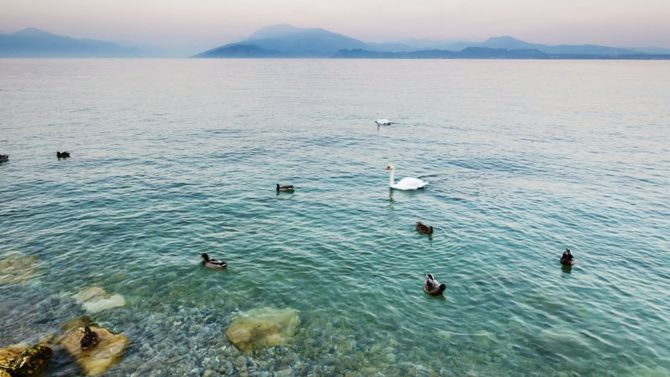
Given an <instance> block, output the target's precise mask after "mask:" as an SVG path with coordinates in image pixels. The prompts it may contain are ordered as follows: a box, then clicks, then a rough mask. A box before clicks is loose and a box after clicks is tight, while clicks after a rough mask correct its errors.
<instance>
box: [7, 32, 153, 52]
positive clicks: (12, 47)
mask: <svg viewBox="0 0 670 377" xmlns="http://www.w3.org/2000/svg"><path fill="white" fill-rule="evenodd" d="M142 54H143V51H142V50H141V49H139V48H137V47H126V46H121V45H118V44H116V43H112V42H105V41H99V40H95V39H75V38H70V37H66V36H62V35H58V34H53V33H49V32H46V31H43V30H39V29H35V28H27V29H23V30H20V31H17V32H16V33H12V34H0V57H133V56H140V55H142Z"/></svg>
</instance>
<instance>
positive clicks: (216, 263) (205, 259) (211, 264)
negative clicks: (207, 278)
mask: <svg viewBox="0 0 670 377" xmlns="http://www.w3.org/2000/svg"><path fill="white" fill-rule="evenodd" d="M201 257H202V264H203V265H205V267H207V268H214V269H221V268H226V266H227V265H228V264H227V263H226V262H224V261H222V260H218V259H211V258H210V257H209V255H207V253H202V255H201Z"/></svg>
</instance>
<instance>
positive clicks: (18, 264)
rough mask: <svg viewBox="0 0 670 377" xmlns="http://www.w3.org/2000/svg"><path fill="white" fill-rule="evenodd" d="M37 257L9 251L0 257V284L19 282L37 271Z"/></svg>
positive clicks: (31, 276)
mask: <svg viewBox="0 0 670 377" xmlns="http://www.w3.org/2000/svg"><path fill="white" fill-rule="evenodd" d="M37 268H38V263H37V257H35V256H34V255H24V254H21V253H19V252H11V253H9V254H7V255H5V256H4V257H3V258H2V259H0V284H20V283H24V282H26V281H28V280H30V279H32V278H33V277H34V276H35V274H36V273H37Z"/></svg>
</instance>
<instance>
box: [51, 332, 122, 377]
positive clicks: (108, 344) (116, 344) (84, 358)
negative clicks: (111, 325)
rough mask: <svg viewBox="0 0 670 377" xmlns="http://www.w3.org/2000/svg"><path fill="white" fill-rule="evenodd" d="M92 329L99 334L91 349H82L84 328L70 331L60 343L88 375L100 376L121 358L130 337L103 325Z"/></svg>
mask: <svg viewBox="0 0 670 377" xmlns="http://www.w3.org/2000/svg"><path fill="white" fill-rule="evenodd" d="M91 330H92V331H94V332H95V333H96V334H97V335H98V344H97V345H96V346H95V347H93V348H91V349H87V350H82V349H81V338H82V337H83V336H84V329H83V328H78V329H77V330H75V331H72V332H70V333H69V334H68V335H66V336H65V337H64V338H63V339H62V340H61V342H60V343H61V344H62V345H63V347H64V348H65V350H66V351H67V352H68V353H69V354H70V355H72V356H73V357H74V358H75V360H76V361H77V364H79V366H80V367H81V369H82V370H83V371H84V373H85V374H86V375H88V376H98V375H100V374H102V373H104V372H105V371H106V370H107V369H109V367H111V366H112V364H114V363H115V362H117V361H118V360H119V359H120V358H121V355H122V354H123V350H124V349H125V348H126V345H128V338H127V337H126V336H125V335H122V334H113V333H112V332H110V331H109V330H107V329H105V328H102V327H95V326H92V327H91Z"/></svg>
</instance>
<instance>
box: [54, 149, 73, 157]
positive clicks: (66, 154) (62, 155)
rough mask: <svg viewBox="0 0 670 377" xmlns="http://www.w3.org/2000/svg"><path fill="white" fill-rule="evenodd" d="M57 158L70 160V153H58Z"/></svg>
mask: <svg viewBox="0 0 670 377" xmlns="http://www.w3.org/2000/svg"><path fill="white" fill-rule="evenodd" d="M56 157H57V158H70V152H67V151H63V152H58V151H57V152H56Z"/></svg>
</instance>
